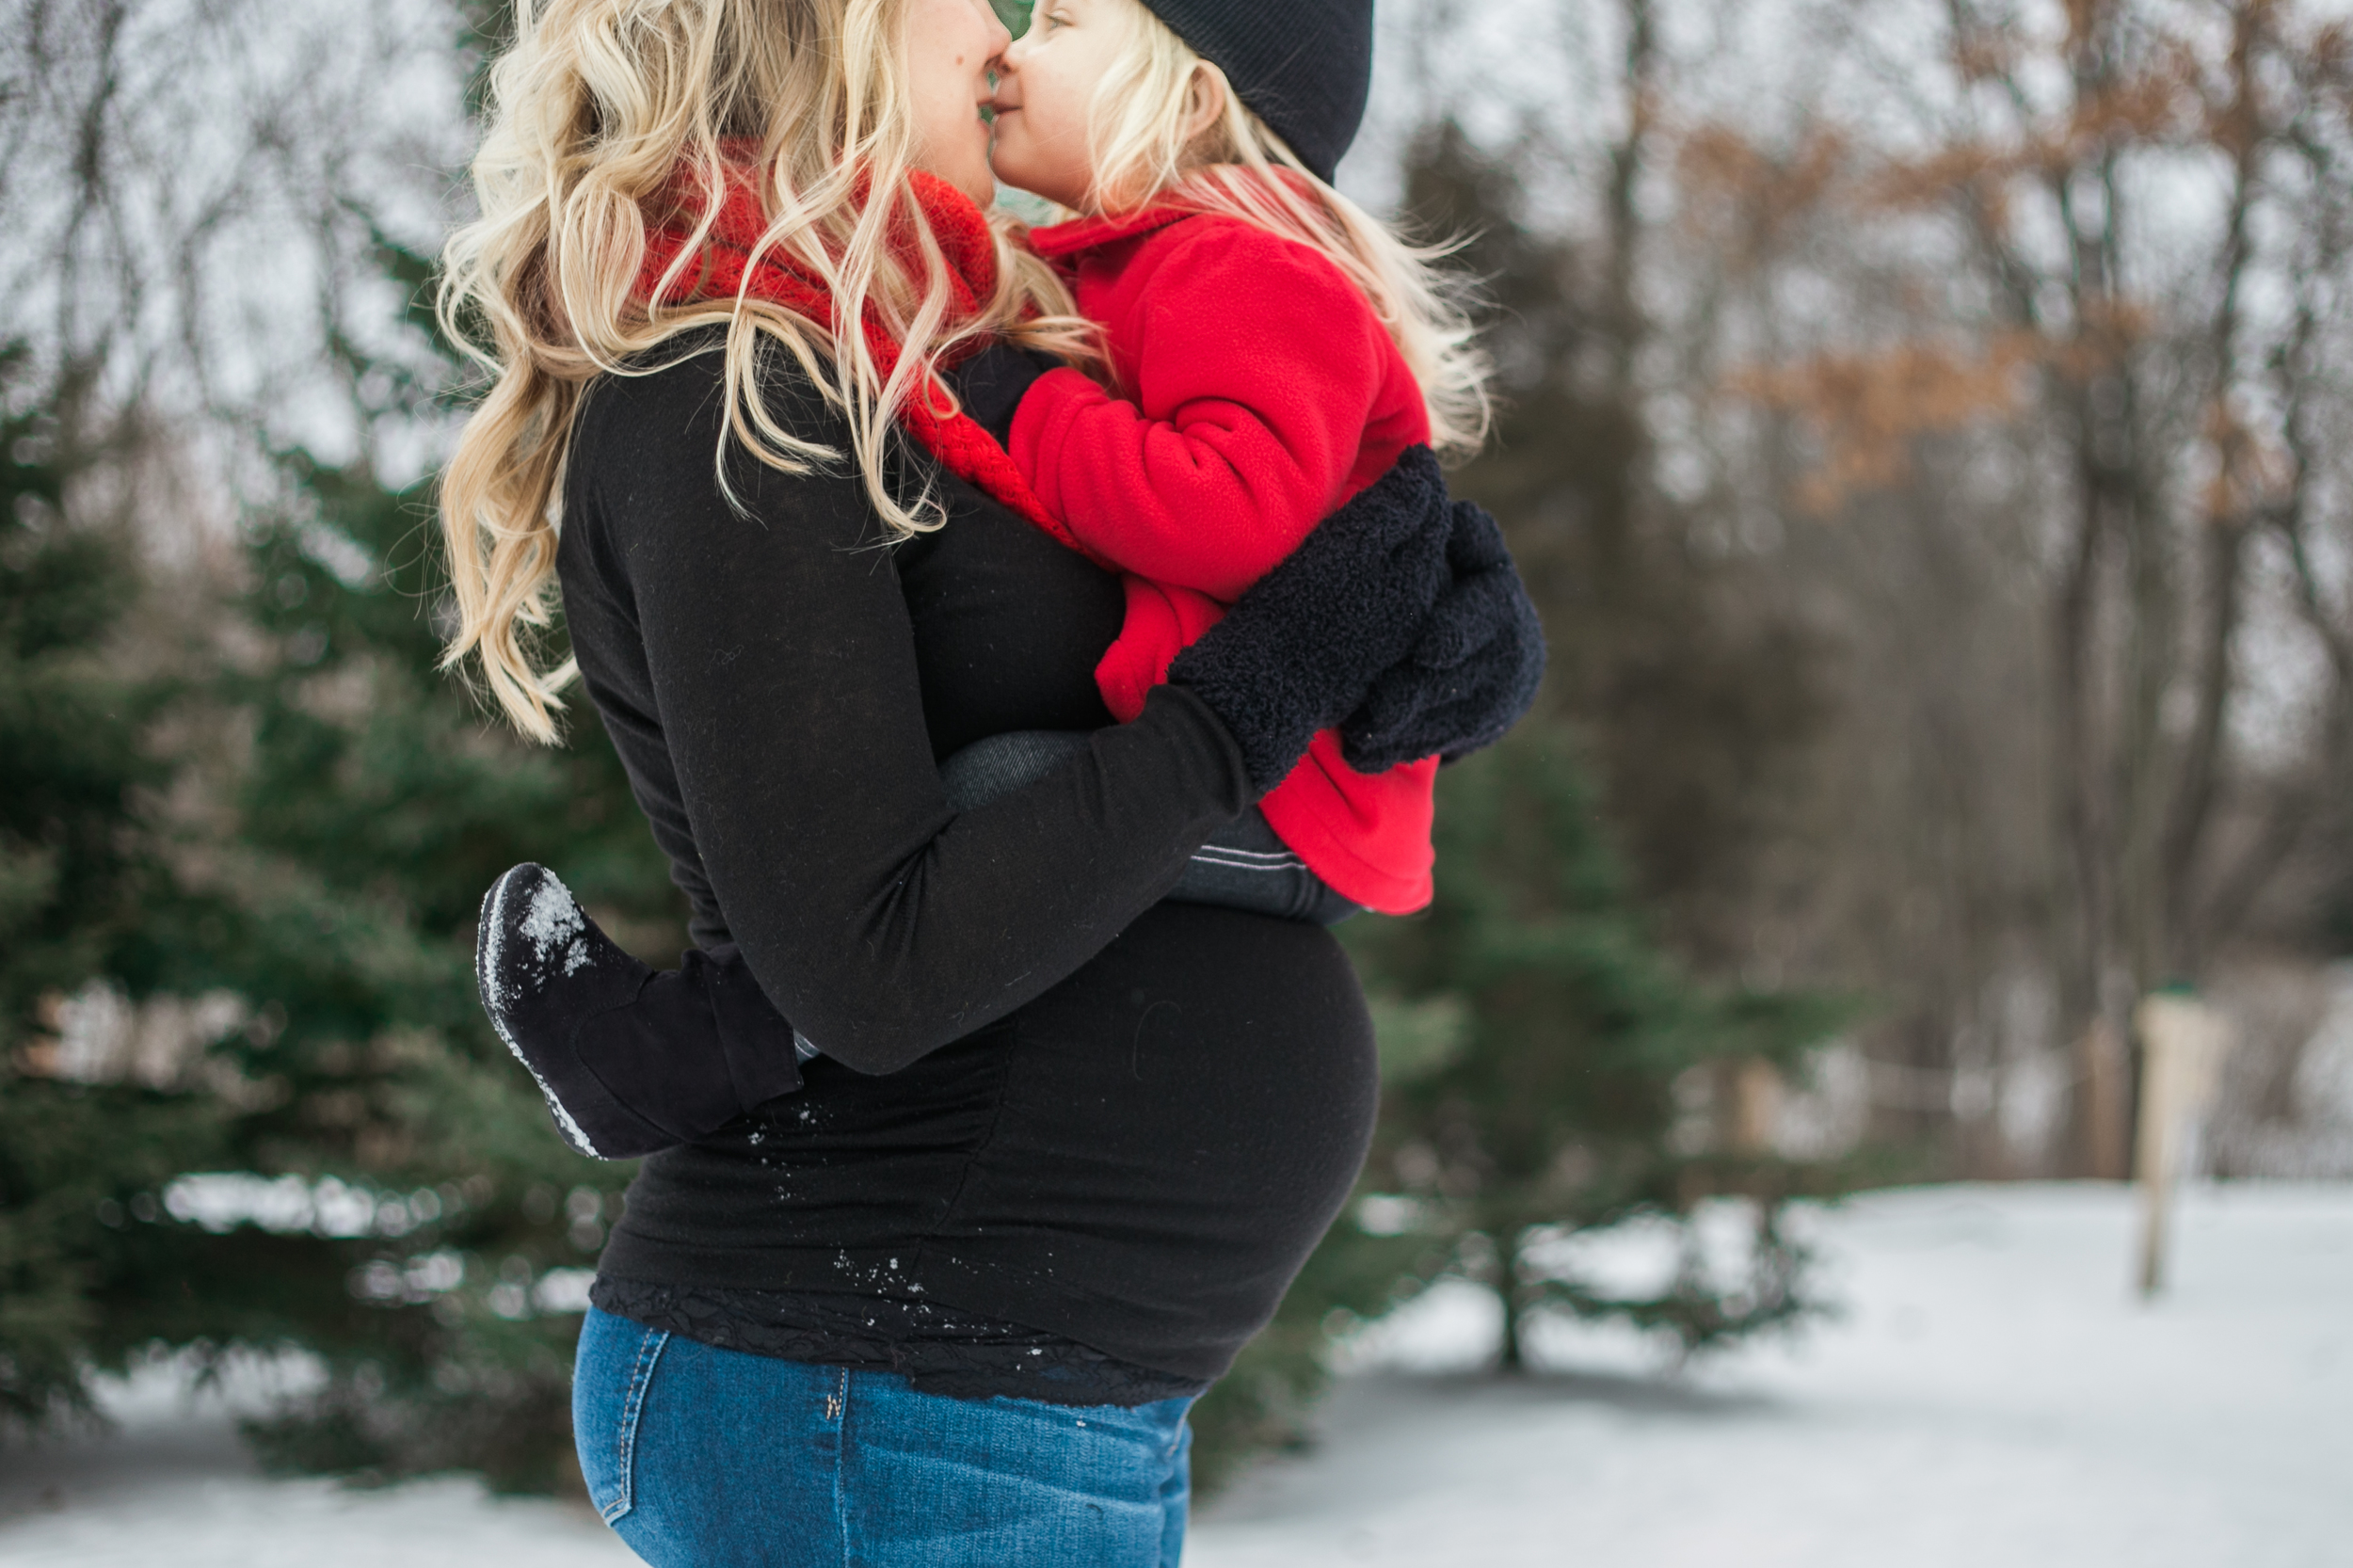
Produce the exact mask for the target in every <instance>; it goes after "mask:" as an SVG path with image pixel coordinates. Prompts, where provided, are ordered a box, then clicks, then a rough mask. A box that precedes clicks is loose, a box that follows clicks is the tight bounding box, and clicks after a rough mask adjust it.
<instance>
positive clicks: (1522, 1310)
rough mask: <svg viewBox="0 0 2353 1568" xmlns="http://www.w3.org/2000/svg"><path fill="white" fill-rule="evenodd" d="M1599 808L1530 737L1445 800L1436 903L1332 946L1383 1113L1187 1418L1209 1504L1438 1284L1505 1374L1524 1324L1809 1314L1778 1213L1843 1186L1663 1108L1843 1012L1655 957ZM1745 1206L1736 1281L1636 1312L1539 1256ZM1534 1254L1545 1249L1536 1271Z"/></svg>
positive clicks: (1720, 1332) (1776, 1054)
mask: <svg viewBox="0 0 2353 1568" xmlns="http://www.w3.org/2000/svg"><path fill="white" fill-rule="evenodd" d="M1592 795H1593V792H1592V790H1591V787H1590V786H1589V784H1588V782H1587V779H1586V776H1585V774H1584V772H1583V770H1582V769H1581V768H1580V767H1579V766H1578V765H1577V760H1576V758H1575V756H1574V753H1573V749H1572V747H1571V745H1570V744H1569V743H1568V741H1567V739H1566V738H1565V736H1564V735H1563V734H1562V732H1561V730H1560V729H1559V728H1557V727H1555V726H1548V725H1545V724H1544V723H1543V722H1541V721H1530V722H1529V724H1527V725H1524V726H1523V727H1522V728H1521V729H1520V730H1519V731H1518V732H1516V733H1514V734H1513V736H1512V737H1511V738H1510V739H1508V740H1506V741H1505V742H1504V743H1503V744H1501V745H1500V746H1498V747H1497V748H1495V749H1494V750H1493V751H1490V752H1486V753H1483V754H1481V755H1480V756H1478V757H1475V758H1471V759H1469V760H1465V761H1464V762H1462V763H1460V764H1458V765H1456V766H1454V767H1450V768H1449V769H1447V770H1446V771H1445V772H1444V773H1442V774H1441V775H1440V776H1439V785H1438V811H1437V850H1438V857H1437V873H1436V881H1437V890H1436V897H1435V899H1434V900H1433V904H1432V905H1431V907H1430V909H1429V910H1428V911H1426V912H1425V913H1423V914H1421V915H1417V916H1414V917H1412V918H1409V919H1405V920H1373V919H1366V920H1357V921H1354V922H1352V923H1351V924H1349V925H1347V926H1344V927H1342V928H1341V930H1342V932H1343V934H1344V935H1345V936H1346V937H1347V940H1348V944H1349V947H1350V950H1351V952H1352V954H1353V957H1354V958H1355V960H1356V965H1357V968H1358V972H1359V973H1360V974H1361V975H1362V976H1363V978H1364V980H1365V984H1366V986H1367V990H1368V993H1369V996H1370V997H1371V999H1372V1010H1373V1016H1374V1022H1375V1026H1376V1028H1377V1030H1378V1032H1379V1034H1380V1040H1381V1055H1382V1077H1383V1088H1384V1095H1383V1103H1382V1115H1381V1122H1380V1126H1379V1129H1378V1131H1377V1132H1376V1134H1375V1137H1374V1145H1373V1151H1372V1156H1371V1158H1370V1160H1369V1162H1368V1164H1367V1169H1366V1174H1365V1180H1364V1183H1363V1192H1362V1195H1363V1196H1372V1195H1375V1194H1378V1195H1379V1197H1380V1199H1381V1200H1382V1208H1383V1209H1384V1210H1385V1212H1384V1213H1382V1214H1381V1215H1380V1216H1379V1217H1378V1223H1376V1224H1373V1226H1372V1228H1370V1229H1369V1228H1368V1225H1367V1224H1366V1223H1365V1222H1364V1221H1363V1220H1362V1219H1360V1218H1359V1217H1358V1215H1359V1214H1360V1213H1362V1212H1364V1211H1363V1210H1361V1209H1360V1210H1358V1211H1357V1212H1355V1213H1351V1214H1346V1215H1343V1216H1342V1218H1341V1220H1340V1221H1339V1223H1338V1224H1335V1225H1334V1226H1333V1228H1332V1232H1331V1234H1330V1235H1329V1236H1327V1237H1326V1238H1325V1239H1324V1241H1323V1244H1322V1245H1321V1247H1320V1248H1319V1249H1318V1250H1317V1252H1316V1254H1315V1256H1313V1257H1312V1258H1311V1259H1310V1260H1309V1262H1308V1265H1307V1267H1306V1269H1305V1271H1304V1272H1302V1274H1301V1275H1300V1278H1299V1280H1298V1282H1297V1283H1296V1284H1295V1285H1294V1286H1293V1287H1292V1288H1291V1290H1290V1293H1289V1295H1288V1296H1287V1297H1286V1298H1285V1299H1284V1302H1283V1304H1282V1306H1281V1308H1280V1309H1279V1310H1278V1312H1277V1313H1276V1315H1275V1319H1274V1321H1273V1323H1272V1324H1271V1325H1270V1326H1269V1327H1268V1329H1267V1330H1266V1332H1265V1333H1263V1334H1261V1335H1260V1336H1258V1337H1257V1339H1255V1340H1254V1341H1252V1342H1251V1344H1250V1345H1249V1346H1248V1347H1246V1348H1245V1349H1244V1350H1243V1352H1242V1353H1241V1357H1240V1359H1239V1360H1238V1361H1237V1362H1236V1364H1235V1367H1234V1370H1233V1371H1232V1373H1230V1374H1229V1375H1228V1376H1227V1378H1226V1379H1225V1381H1224V1382H1223V1383H1221V1384H1218V1385H1217V1387H1215V1388H1214V1389H1212V1390H1211V1391H1210V1392H1209V1395H1208V1397H1207V1398H1205V1399H1204V1400H1202V1402H1201V1404H1200V1406H1199V1407H1198V1408H1197V1409H1196V1411H1195V1414H1194V1427H1195V1429H1196V1432H1198V1434H1199V1438H1200V1449H1199V1453H1200V1459H1199V1464H1200V1470H1201V1480H1202V1483H1203V1484H1204V1485H1205V1486H1209V1487H1213V1486H1214V1485H1216V1484H1217V1482H1218V1480H1220V1479H1221V1478H1222V1477H1223V1476H1224V1475H1225V1473H1227V1472H1228V1471H1230V1469H1231V1468H1232V1466H1233V1465H1234V1464H1236V1463H1238V1462H1239V1461H1240V1460H1241V1459H1242V1458H1244V1457H1246V1456H1247V1454H1248V1453H1249V1452H1250V1451H1252V1450H1253V1449H1256V1448H1266V1447H1272V1446H1281V1445H1285V1444H1289V1443H1293V1442H1296V1441H1297V1440H1298V1439H1299V1438H1300V1437H1301V1435H1302V1434H1303V1433H1304V1431H1305V1427H1304V1421H1305V1414H1306V1412H1307V1410H1308V1409H1309V1407H1310V1406H1311V1404H1312V1402H1313V1400H1314V1398H1315V1396H1316V1394H1317V1392H1318V1391H1319V1390H1320V1389H1321V1385H1322V1384H1323V1382H1324V1380H1325V1378H1326V1375H1327V1374H1326V1370H1325V1357H1326V1355H1327V1353H1328V1350H1329V1346H1330V1344H1331V1340H1332V1336H1333V1335H1334V1333H1335V1332H1337V1331H1340V1330H1344V1329H1346V1328H1349V1327H1353V1326H1355V1325H1357V1324H1359V1323H1362V1322H1364V1321H1367V1320H1371V1319H1374V1318H1378V1317H1380V1316H1381V1315H1382V1314H1384V1313H1385V1312H1387V1311H1388V1310H1390V1309H1391V1308H1392V1307H1393V1306H1395V1305H1396V1304H1398V1303H1399V1302H1400V1301H1401V1300H1403V1299H1405V1298H1407V1297H1409V1296H1410V1295H1411V1294H1412V1293H1413V1292H1414V1291H1416V1290H1417V1289H1418V1288H1421V1287H1422V1286H1424V1285H1427V1284H1428V1283H1430V1282H1431V1281H1433V1280H1435V1279H1438V1278H1440V1277H1444V1276H1447V1275H1449V1274H1451V1275H1466V1276H1468V1277H1472V1278H1475V1279H1479V1280H1481V1281H1483V1282H1485V1283H1488V1284H1491V1285H1493V1286H1495V1287H1496V1288H1497V1291H1498V1293H1499V1295H1500V1296H1501V1298H1502V1301H1503V1304H1504V1308H1505V1327H1504V1339H1503V1347H1502V1363H1503V1365H1504V1367H1505V1368H1507V1369H1515V1368H1519V1367H1520V1366H1521V1365H1522V1361H1523V1357H1522V1329H1523V1326H1524V1323H1525V1321H1526V1318H1527V1315H1528V1314H1529V1312H1530V1311H1533V1310H1539V1309H1551V1310H1556V1311H1561V1312H1567V1313H1571V1314H1574V1315H1577V1316H1580V1317H1585V1318H1596V1319H1597V1318H1614V1319H1618V1320H1624V1321H1627V1322H1631V1323H1633V1324H1636V1325H1638V1326H1640V1327H1643V1328H1648V1329H1654V1330H1657V1331H1658V1332H1660V1333H1661V1334H1662V1335H1664V1336H1668V1337H1669V1338H1670V1339H1671V1340H1672V1341H1673V1342H1674V1343H1675V1344H1677V1345H1679V1346H1680V1347H1681V1348H1682V1349H1683V1350H1685V1351H1686V1352H1689V1351H1695V1350H1700V1349H1704V1348H1706V1347H1709V1346H1714V1345H1719V1344H1722V1343H1725V1342H1728V1341H1730V1340H1734V1339H1737V1338H1738V1337H1740V1336H1743V1335H1747V1334H1751V1333H1754V1332H1756V1331H1758V1330H1761V1329H1765V1328H1768V1327H1770V1326H1773V1325H1775V1324H1779V1323H1785V1322H1787V1321H1789V1320H1793V1319H1795V1318H1797V1317H1799V1316H1801V1315H1802V1314H1803V1313H1805V1312H1806V1311H1808V1310H1809V1309H1810V1307H1809V1303H1808V1300H1807V1297H1806V1295H1805V1293H1804V1290H1803V1288H1802V1283H1803V1282H1802V1264H1803V1256H1802V1253H1801V1250H1800V1249H1799V1248H1798V1247H1797V1246H1795V1245H1794V1244H1793V1243H1792V1242H1791V1240H1789V1238H1788V1237H1787V1236H1786V1235H1785V1234H1784V1232H1783V1230H1782V1228H1781V1226H1780V1224H1779V1211H1780V1207H1781V1205H1782V1203H1783V1201H1784V1200H1785V1198H1787V1197H1788V1196H1791V1195H1793V1194H1795V1193H1798V1192H1825V1191H1831V1190H1833V1189H1834V1188H1835V1187H1836V1186H1837V1185H1838V1182H1839V1179H1840V1175H1841V1173H1839V1172H1838V1171H1835V1170H1829V1169H1819V1168H1807V1167H1803V1166H1799V1165H1795V1164H1792V1163H1789V1162H1786V1161H1783V1160H1775V1159H1773V1158H1771V1157H1769V1156H1762V1155H1753V1154H1748V1155H1733V1154H1725V1153H1718V1152H1709V1151H1706V1150H1704V1149H1688V1150H1687V1149H1679V1148H1678V1144H1677V1140H1676V1139H1675V1138H1674V1136H1673V1134H1674V1132H1675V1129H1676V1122H1677V1110H1676V1105H1675V1101H1674V1093H1673V1091H1674V1084H1675V1081H1676V1080H1677V1079H1678V1078H1680V1077H1682V1076H1683V1075H1684V1074H1685V1073H1686V1072H1688V1071H1689V1070H1691V1069H1692V1068H1694V1067H1701V1066H1705V1065H1706V1064H1710V1063H1715V1062H1721V1061H1737V1060H1741V1059H1745V1058H1751V1057H1756V1056H1763V1057H1766V1058H1768V1059H1770V1060H1777V1061H1782V1062H1788V1061H1789V1060H1790V1059H1791V1058H1793V1057H1794V1056H1795V1055H1796V1054H1797V1053H1798V1052H1799V1051H1801V1049H1802V1048H1805V1047H1806V1046H1808V1045H1810V1044H1812V1043H1814V1042H1816V1041H1817V1040H1819V1039H1820V1038H1821V1037H1823V1036H1824V1035H1826V1034H1827V1033H1829V1032H1831V1031H1832V1030H1833V1029H1834V1028H1835V1027H1837V1025H1838V1024H1839V1023H1840V1022H1841V1021H1842V1020H1843V1017H1844V1015H1845V1012H1846V1009H1845V1007H1844V1006H1843V1005H1842V1004H1841V1003H1840V1002H1839V1001H1838V1000H1836V999H1832V998H1826V997H1820V996H1812V995H1802V994H1800V995H1761V994H1755V993H1748V992H1730V993H1726V992H1721V991H1718V990H1715V989H1712V988H1710V987H1708V986H1706V985H1705V984H1702V983H1701V982H1699V981H1698V980H1696V979H1695V978H1694V977H1693V976H1692V975H1691V974H1690V973H1689V971H1688V970H1686V969H1685V968H1683V967H1682V966H1681V965H1680V964H1679V963H1677V962H1676V961H1675V960H1674V959H1673V957H1672V956H1671V955H1669V954H1668V953H1667V952H1665V951H1664V950H1663V949H1662V948H1661V946H1660V945H1659V944H1658V942H1657V939H1656V937H1655V936H1654V935H1653V933H1652V931H1651V925H1652V920H1650V919H1649V918H1648V917H1646V915H1645V913H1644V911H1643V909H1642V907H1641V904H1640V903H1639V901H1637V900H1636V899H1635V898H1634V897H1633V896H1632V895H1631V893H1630V891H1629V889H1628V888H1627V886H1626V883H1625V878H1624V876H1623V875H1622V874H1621V872H1620V871H1619V868H1618V865H1617V861H1616V857H1615V856H1614V854H1613V853H1612V852H1611V850H1610V848H1609V841H1608V835H1607V833H1606V831H1605V829H1604V827H1603V826H1602V824H1601V823H1600V822H1599V820H1598V818H1597V815H1596V813H1595V810H1594V808H1593V798H1592ZM1725 1193H1737V1194H1742V1195H1745V1196H1748V1197H1750V1198H1751V1199H1753V1200H1754V1203H1755V1208H1754V1215H1755V1221H1754V1230H1753V1243H1754V1244H1753V1249H1752V1253H1751V1257H1750V1260H1749V1269H1748V1272H1747V1275H1746V1277H1744V1278H1741V1279H1737V1280H1726V1279H1722V1278H1720V1277H1716V1276H1714V1275H1712V1274H1710V1273H1709V1272H1705V1270H1703V1269H1701V1268H1699V1267H1698V1266H1697V1258H1696V1256H1695V1254H1693V1253H1692V1252H1690V1251H1689V1250H1688V1249H1687V1254H1686V1256H1687V1258H1689V1262H1690V1265H1691V1266H1689V1267H1686V1268H1683V1269H1681V1270H1679V1271H1678V1272H1677V1273H1676V1275H1675V1277H1674V1278H1673V1279H1672V1280H1670V1281H1668V1282H1666V1283H1665V1284H1664V1285H1663V1286H1662V1288H1659V1289H1657V1290H1655V1291H1653V1292H1650V1293H1648V1294H1643V1295H1637V1296H1631V1297H1628V1296H1621V1295H1613V1294H1609V1293H1605V1292H1603V1291H1600V1290H1597V1289H1595V1288H1593V1285H1592V1284H1591V1283H1590V1282H1581V1281H1578V1280H1577V1279H1575V1278H1564V1277H1559V1275H1558V1273H1557V1272H1554V1271H1550V1270H1547V1269H1546V1268H1545V1267H1543V1266H1541V1265H1540V1263H1539V1261H1538V1260H1537V1259H1535V1258H1532V1257H1531V1256H1529V1254H1530V1250H1531V1247H1532V1246H1534V1244H1536V1243H1540V1242H1542V1241H1545V1240H1557V1239H1559V1238H1561V1237H1564V1236H1567V1235H1569V1234H1571V1233H1574V1232H1577V1231H1580V1230H1583V1231H1592V1230H1598V1229H1605V1228H1607V1227H1609V1226H1611V1225H1613V1224H1620V1223H1622V1222H1625V1221H1626V1220H1629V1219H1635V1218H1638V1217H1641V1218H1649V1219H1653V1220H1658V1221H1664V1222H1666V1223H1668V1224H1672V1225H1674V1226H1677V1227H1679V1228H1680V1229H1681V1230H1682V1232H1683V1234H1685V1235H1686V1236H1689V1235H1690V1231H1689V1224H1690V1217H1691V1214H1692V1211H1693V1209H1694V1208H1695V1207H1696V1206H1697V1205H1698V1204H1699V1203H1700V1202H1701V1201H1702V1200H1703V1199H1705V1198H1707V1197H1709V1196H1713V1195H1717V1194H1725ZM1536 1250H1537V1251H1539V1252H1541V1250H1542V1249H1541V1248H1540V1247H1538V1248H1536Z"/></svg>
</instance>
